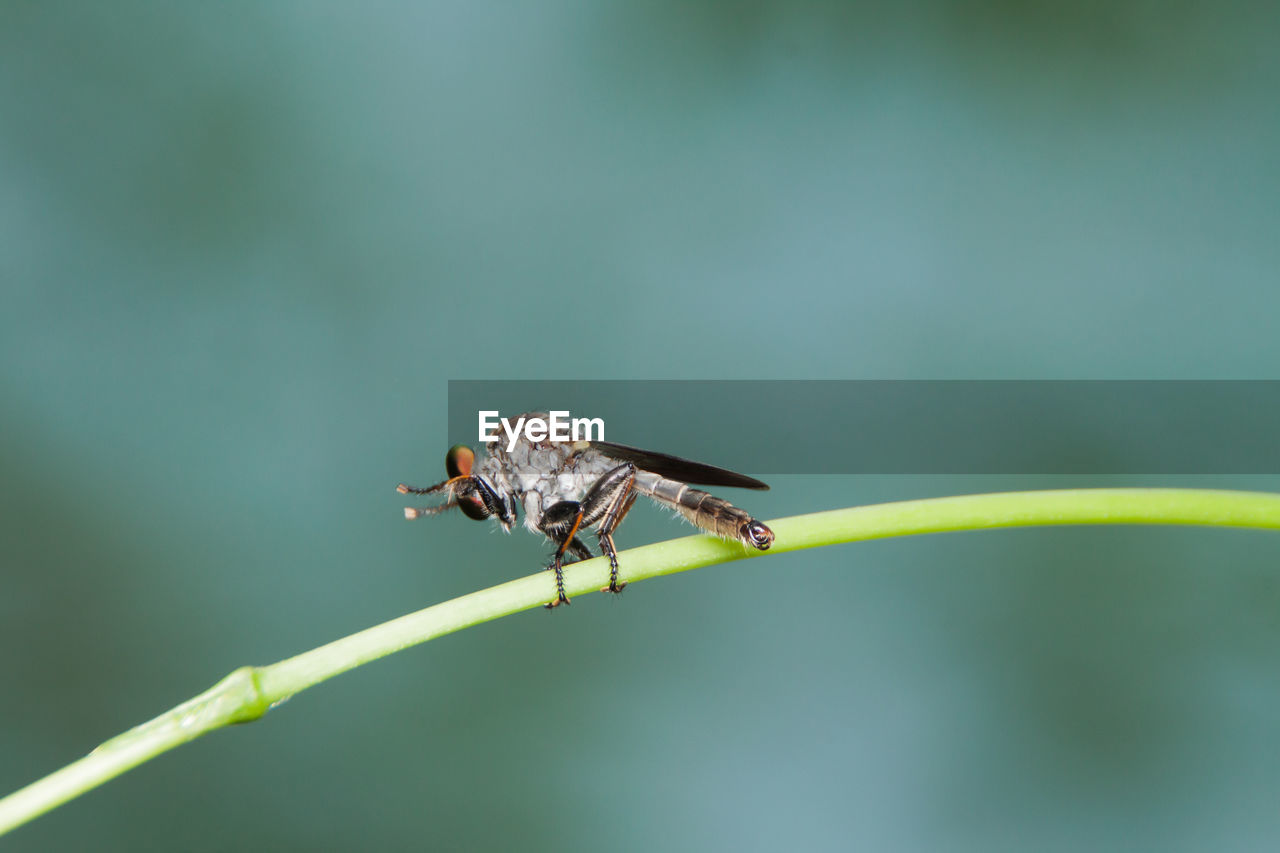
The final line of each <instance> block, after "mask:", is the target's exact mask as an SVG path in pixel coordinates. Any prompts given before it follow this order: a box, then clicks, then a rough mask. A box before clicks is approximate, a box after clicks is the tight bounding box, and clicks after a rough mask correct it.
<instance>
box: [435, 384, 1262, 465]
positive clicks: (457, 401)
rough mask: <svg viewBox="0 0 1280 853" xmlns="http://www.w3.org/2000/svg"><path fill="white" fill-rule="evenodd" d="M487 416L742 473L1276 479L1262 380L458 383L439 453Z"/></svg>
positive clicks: (472, 432) (469, 440)
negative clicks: (581, 427) (541, 417)
mask: <svg viewBox="0 0 1280 853" xmlns="http://www.w3.org/2000/svg"><path fill="white" fill-rule="evenodd" d="M486 410H487V411H498V412H500V413H501V415H502V416H503V417H507V416H512V417H514V416H515V415H519V414H521V413H524V412H529V411H544V412H547V411H551V410H558V411H565V412H569V413H571V416H572V417H575V418H577V417H581V418H600V419H602V420H603V421H604V424H605V439H606V440H608V441H612V442H617V443H620V444H630V445H634V446H636V447H641V448H644V449H646V450H657V451H662V452H664V453H670V454H674V455H677V456H683V457H686V458H689V459H694V460H696V461H700V462H708V463H711V464H714V465H719V466H721V467H725V468H731V469H734V470H738V471H742V472H744V473H749V474H762V475H767V474H1275V473H1280V441H1278V440H1277V439H1278V437H1280V381H1270V380H1268V381H1216V380H1215V381H1075V380H1069V381H1040V380H1035V381H987V380H979V381H951V380H936V381H934V380H929V381H899V380H892V381H870V380H847V381H819V380H813V381H810V380H770V381H754V380H752V381H704V380H694V381H675V380H645V381H636V380H627V381H607V380H591V381H572V380H555V381H544V380H538V381H506V380H497V381H495V380H461V381H451V382H450V383H449V424H448V425H449V441H450V443H464V444H470V445H473V446H476V447H479V446H480V442H479V441H478V432H479V418H478V413H479V412H480V411H486ZM444 450H445V448H443V447H442V448H441V453H442V454H443V452H444Z"/></svg>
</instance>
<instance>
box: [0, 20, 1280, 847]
mask: <svg viewBox="0 0 1280 853" xmlns="http://www.w3.org/2000/svg"><path fill="white" fill-rule="evenodd" d="M1275 10H1276V7H1275V6H1274V5H1273V4H1263V3H1256V4H1253V3H1243V4H1240V3H1237V4H1232V3H1227V4H1207V3H1205V4H1193V3H1165V4H1153V3H1145V2H1136V0H1128V2H1126V1H1125V0H1121V2H1107V3H1101V2H1087V3H1079V4H1070V5H1067V4H1057V3H1049V2H1031V3H1010V2H995V1H994V0H988V2H979V3H970V4H963V5H959V4H950V3H945V2H941V0H935V2H928V0H925V2H918V3H907V4H889V3H883V4H852V3H840V4H833V3H813V2H798V3H797V2H785V3H784V2H763V0H758V1H757V2H739V3H729V2H712V3H677V2H652V3H630V4H620V3H590V2H546V3H539V4H500V5H494V4H463V3H423V4H414V5H410V4H407V3H365V4H360V5H356V4H349V5H343V4H336V3H320V2H307V3H303V2H292V3H286V2H276V3H270V4H251V3H247V2H241V3H225V4H216V5H210V4H196V3H182V4H178V3H158V2H155V3H143V4H138V3H112V4H94V3H88V2H78V3H75V2H72V3H57V2H48V3H35V2H21V0H10V2H6V3H4V4H2V5H0V187H2V188H3V189H2V191H0V286H2V287H3V297H4V298H3V311H0V354H2V358H0V411H2V412H3V438H2V439H0V472H2V475H3V484H4V487H3V489H0V501H3V507H2V512H0V542H2V543H3V546H4V547H3V554H4V560H3V567H2V569H0V571H2V574H0V585H2V587H3V591H2V592H0V684H3V687H2V688H0V791H3V792H7V791H9V790H12V789H15V788H17V787H19V786H21V785H24V784H26V783H28V782H30V781H32V780H34V779H35V778H37V777H39V776H42V775H44V774H45V773H48V772H50V771H52V770H54V769H56V768H57V767H59V766H61V765H63V764H64V763H66V762H68V761H70V760H72V759H74V758H76V757H78V756H79V755H80V754H82V753H84V752H85V751H87V750H88V749H90V748H91V747H93V746H94V745H96V744H97V743H98V742H100V741H102V740H104V739H105V738H107V737H110V736H112V735H114V734H116V733H118V732H120V731H122V730H124V729H125V728H127V727H129V726H131V725H133V724H136V723H138V722H141V721H142V720H144V719H146V718H149V717H150V716H152V715H154V714H156V713H158V712H160V711H162V710H164V709H166V708H168V707H169V706H171V705H173V704H175V703H177V702H179V701H181V700H183V699H185V698H187V697H189V696H191V695H193V694H195V693H196V692H198V691H200V690H202V689H204V688H205V687H207V686H209V685H210V684H212V683H213V682H214V681H215V680H217V679H218V678H219V677H221V676H222V675H223V674H225V673H226V672H228V671H230V670H231V669H232V668H234V667H236V666H238V665H241V664H245V663H268V662H271V661H274V660H276V659H279V658H282V657H286V656H288V655H292V654H295V653H297V652H299V651H302V650H305V649H307V648H310V647H313V646H316V645H319V644H321V643H324V642H326V641H328V640H331V639H334V638H336V637H339V636H341V635H344V634H347V633H349V632H352V631H355V630H359V629H361V628H364V627H367V626H369V625H371V624H374V623H376V622H379V621H382V620H385V619H388V618H391V617H394V616H397V615H399V614H401V613H404V612H406V611H409V610H412V609H416V608H418V607H421V606H425V605H428V604H431V603H434V602H437V601H440V600H442V599H445V598H449V597H452V596H455V595H458V594H461V593H465V592H468V591H471V590H473V589H476V588H479V587H481V586H486V585H490V584H494V583H498V582H501V581H504V580H507V579H510V578H512V577H516V576H520V575H523V574H527V573H529V572H530V571H532V570H534V569H536V568H538V567H539V566H540V565H541V564H542V561H543V559H544V556H545V548H544V546H543V545H542V544H541V543H539V542H538V541H537V540H536V539H535V538H534V537H531V536H529V535H527V534H523V533H520V534H516V535H512V536H509V537H507V536H501V535H494V534H493V533H492V532H491V530H490V529H489V528H482V527H480V526H478V525H475V524H474V523H473V522H470V521H468V520H467V519H465V518H462V517H461V516H453V517H449V518H443V519H436V520H433V521H432V522H431V523H430V524H428V523H425V522H423V523H418V524H413V525H409V524H406V523H405V522H404V521H403V519H402V516H401V511H400V510H401V506H402V502H401V499H400V496H399V495H396V494H395V492H394V491H393V487H394V485H395V484H396V483H397V482H400V481H401V480H407V481H410V482H414V481H424V480H425V481H427V482H431V481H434V480H435V479H436V478H437V475H438V474H439V473H440V471H441V469H442V466H441V460H442V458H443V453H444V450H445V448H447V447H448V445H449V444H450V443H452V442H453V441H457V440H461V439H463V438H466V437H465V436H462V437H460V436H449V435H446V434H445V430H444V421H445V416H444V406H445V400H446V397H445V394H446V381H447V380H448V379H450V378H453V379H460V378H503V379H520V378H557V379H563V378H577V377H581V378H596V379H611V378H661V379H667V378H683V377H697V378H978V377H982V378H1062V377H1071V378H1221V377H1236V378H1274V377H1276V376H1277V374H1278V371H1277V366H1278V361H1277V357H1278V356H1280V347H1278V346H1277V341H1276V334H1275V330H1276V315H1277V310H1278V309H1280V289H1277V287H1276V284H1277V275H1276V273H1277V270H1278V269H1280V263H1278V261H1280V241H1278V240H1277V239H1276V235H1277V233H1280V192H1278V190H1280V160H1278V158H1277V151H1280V101H1278V100H1277V98H1276V92H1277V83H1280V79H1278V78H1280V75H1278V74H1277V71H1280V51H1277V36H1276V33H1277V31H1278V30H1277V27H1278V26H1280V14H1278V13H1277V12H1276V11H1275ZM691 428H694V429H696V425H692V426H691ZM745 428H748V427H744V429H745ZM856 440H857V436H853V435H842V434H841V433H840V430H839V427H838V425H832V426H831V432H830V434H829V435H824V436H821V437H819V438H816V439H815V441H814V443H813V446H811V447H797V448H795V452H796V453H797V454H814V453H819V454H820V453H822V448H823V444H824V442H829V441H856ZM993 440H998V437H993ZM726 441H733V437H732V436H728V437H726ZM662 449H668V450H672V451H678V448H662ZM772 480H773V486H774V488H773V490H772V491H771V492H769V493H767V494H764V495H754V494H753V495H749V496H748V497H749V500H747V499H744V500H743V503H744V504H746V505H747V506H748V507H749V508H750V509H751V510H752V511H753V512H755V513H756V514H757V515H759V516H760V517H762V518H769V517H775V516H780V515H788V514H793V513H799V512H806V511H812V510H819V509H825V508H832V507H838V506H847V505H853V504H858V503H866V502H873V501H880V500H890V499H896V498H905V497H917V496H932V495H942V494H954V493H961V492H971V491H987V490H993V489H1004V488H1036V487H1044V486H1062V485H1073V484H1074V485H1094V484H1100V483H1101V484H1108V483H1110V484H1134V483H1143V482H1159V483H1161V484H1166V485H1218V486H1234V487H1244V488H1264V489H1280V479H1277V478H1274V477H1272V478H1267V477H1235V478H1226V477H1216V478H1215V477H1199V478H1163V479H1160V480H1158V481H1157V480H1155V479H1154V478H1146V479H1140V478H1133V477H1130V478H1112V479H1110V480H1107V479H1103V478H1075V479H1067V478H1056V479H1052V480H1049V479H1044V478H1042V479H1035V478H1030V477H1023V478H995V477H991V478H976V477H975V478H957V477H951V478H929V477H877V478H872V477H857V478H852V477H799V476H795V477H779V478H772ZM688 532H689V529H688V528H687V527H686V526H684V525H682V524H680V523H678V522H675V521H672V520H671V519H670V518H669V517H668V515H667V514H666V513H664V512H660V511H657V510H655V509H653V508H651V507H646V508H644V509H643V510H639V511H637V512H635V513H633V514H632V515H631V517H630V518H629V520H628V522H627V525H626V526H625V527H624V528H623V530H622V533H621V536H620V539H619V541H620V544H621V545H622V546H623V547H628V546H632V545H636V544H641V543H644V542H650V541H655V540H658V539H662V538H666V537H670V536H675V535H685V534H687V533H688ZM1278 581H1280V537H1277V536H1274V535H1266V534H1263V533H1257V532H1248V531H1223V530H1209V531H1198V530H1167V529H1156V530H1152V529H1103V530H1099V529H1074V530H1066V529H1064V530H1049V531H1044V530H1019V531H1003V532H989V533H981V534H959V535H949V536H939V537H928V538H917V539H911V540H901V541H885V542H877V543H870V544H864V545H858V546H848V547H842V548H832V549H823V550H820V551H814V552H808V553H802V554H792V555H785V556H781V557H778V558H770V559H764V560H754V561H750V562H749V563H743V564H736V565H728V566H720V567H715V568H711V569H708V570H704V571H698V572H693V573H690V574H687V575H682V576H677V577H672V578H667V579H664V580H660V581H655V582H648V583H642V584H636V585H634V586H633V587H631V588H630V589H628V590H627V593H626V595H624V596H622V597H621V598H620V600H612V599H606V598H604V597H602V596H587V597H583V598H582V599H581V600H578V601H575V603H574V605H573V607H572V608H570V609H569V610H567V611H563V610H562V611H560V612H556V613H554V614H553V615H548V614H546V613H544V612H533V613H526V614H521V615H518V616H515V617H512V618H508V619H504V620H501V621H499V622H496V623H493V624H490V625H486V626H481V627H479V628H476V629H472V630H468V631H465V632H462V633H460V634H457V635H453V636H450V637H446V638H444V639H441V640H438V641H435V642H432V643H430V644H428V645H426V646H424V647H420V648H418V649H414V650H411V651H408V652H405V653H402V654H399V655H396V656H393V657H391V658H389V659H387V660H384V661H381V662H378V663H376V664H373V665H370V666H367V667H364V668H361V669H359V670H357V671H355V672H352V673H350V674H347V675H345V676H343V677H341V678H339V679H337V680H335V681H332V682H329V683H327V684H325V685H322V686H320V687H318V688H316V689H314V690H312V691H309V692H307V693H304V694H302V695H301V696H299V697H297V698H295V699H294V700H293V701H291V702H289V703H288V704H287V705H285V706H284V707H281V708H279V709H277V710H276V711H274V712H273V713H271V714H270V715H269V716H268V717H267V718H266V719H264V720H263V721H261V722H259V723H255V724H254V725H252V726H246V727H240V728H236V729H233V730H231V731H227V732H219V733H216V734H214V735H212V736H210V737H207V738H205V739H203V740H200V741H198V742H196V743H194V744H192V745H189V746H187V747H184V748H182V749H180V750H178V751H176V752H174V753H171V754H169V755H166V756H164V757H162V758H160V759H158V760H156V761H154V762H152V763H149V764H147V765H145V766H143V767H142V768H140V769H138V770H136V771H133V772H131V773H129V774H127V775H126V776H124V777H122V778H120V779H118V780H116V781H114V782H111V783H109V784H108V785H106V786H105V787H103V788H102V789H100V790H98V791H95V792H93V793H91V794H89V795H88V796H86V797H84V798H82V799H79V800H76V801H74V802H72V803H70V804H69V805H67V806H65V807H63V808H61V809H59V810H57V811H55V812H53V813H52V814H50V815H47V816H45V817H43V818H41V819H40V820H38V821H36V822H35V823H33V824H31V825H29V826H27V827H25V828H23V829H20V830H18V831H16V832H15V833H14V834H13V835H11V836H9V837H6V838H5V839H4V845H3V846H4V847H5V849H6V850H10V849H12V850H38V851H47V850H74V849H92V850H139V849H173V850H228V849H272V850H308V851H310V850H321V849H334V850H340V849H378V850H413V849H423V848H440V849H469V850H485V849H493V850H510V849H556V850H601V849H615V850H617V849H627V850H651V849H785V848H790V849H847V848H848V847H850V846H857V845H865V846H870V847H872V848H874V849H950V850H991V849H1037V850H1076V849H1082V848H1089V849H1135V848H1145V849H1197V850H1203V849H1235V850H1241V849H1274V845H1275V839H1276V836H1277V833H1278V832H1280V811H1278V810H1277V809H1276V808H1275V804H1276V799H1277V793H1278V792H1280V760H1277V759H1280V755H1277V751H1278V748H1277V743H1280V738H1277V734H1278V732H1277V720H1278V719H1280V677H1278V676H1277V672H1280V618H1278V614H1280V587H1278V585H1277V584H1278Z"/></svg>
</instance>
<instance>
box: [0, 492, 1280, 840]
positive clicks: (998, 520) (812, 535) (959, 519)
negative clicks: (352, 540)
mask: <svg viewBox="0 0 1280 853" xmlns="http://www.w3.org/2000/svg"><path fill="white" fill-rule="evenodd" d="M769 524H770V526H771V527H772V528H773V531H774V533H775V535H776V537H777V538H776V540H775V542H774V544H773V547H772V548H771V549H770V550H769V551H768V552H766V553H768V554H779V553H785V552H787V551H797V550H801V549H804V548H814V547H817V546H819V545H833V544H836V543H841V542H856V541H860V540H865V539H880V538H884V537H889V536H905V535H909V534H916V533H940V532H944V531H954V530H979V529H986V528H994V527H1025V526H1033V525H1055V524H1179V525H1213V526H1223V527H1253V528H1267V529H1273V530H1274V529H1280V495H1277V494H1269V493H1261V492H1228V491H1211V490H1202V489H1079V490H1063V491H1045V492H1007V493H1001V494H989V495H966V496H961V497H951V498H934V499H929V500H917V501H903V502H900V503H889V504H877V505H874V506H863V507H854V508H850V509H840V510H833V511H831V512H820V513H815V514H813V515H801V516H794V517H792V518H783V519H778V520H777V521H771V522H769ZM757 556H762V555H761V554H760V552H756V551H753V550H751V549H748V548H747V547H745V546H743V545H741V544H738V543H736V542H725V541H722V540H720V539H715V538H712V537H709V536H689V537H685V538H683V539H674V540H671V541H668V542H661V543H658V544H656V545H648V546H645V547H642V548H633V549H631V550H629V551H624V552H623V553H622V554H621V555H620V559H619V562H620V563H621V578H622V580H624V581H627V582H635V581H638V580H643V579H645V578H651V577H657V576H658V575H669V574H673V573H675V572H683V571H688V570H689V569H696V568H700V567H702V566H709V565H712V564H714V563H724V562H728V561H730V560H738V559H742V558H745V557H757ZM608 576H609V567H608V564H607V563H606V562H605V561H604V560H602V559H599V558H597V559H594V560H587V561H585V562H582V563H577V564H574V565H572V566H570V567H569V568H568V569H567V570H566V572H565V590H566V592H568V594H569V595H570V596H575V595H582V594H584V593H587V592H593V591H595V590H597V589H599V588H600V587H602V586H604V585H605V584H606V583H607V582H608ZM554 588H555V587H554V582H553V581H552V578H551V576H550V575H549V574H546V573H542V572H540V573H538V574H535V575H531V576H529V577H525V578H521V579H519V580H514V581H511V582H510V583H505V584H502V585H500V586H495V587H490V588H489V589H484V590H480V591H479V592H473V593H471V594H469V595H464V596H462V597H461V598H455V599H453V600H452V601H445V602H443V603H441V604H436V605H434V606H432V607H428V608H426V609H425V610H419V611H417V612H416V613H410V614H408V615H406V616H401V617H400V618H398V619H393V620H391V621H390V622H384V623H383V624H381V625H376V626H374V627H372V628H368V629H366V630H364V631H361V632H359V633H358V634H352V635H351V636H349V637H344V638H342V639H340V640H335V641H334V642H332V643H329V644H328V645H324V646H321V647H319V648H316V649H312V650H311V651H308V652H304V653H302V654H300V655H297V656H296V657H292V658H288V659H287V660H283V661H280V662H279V663H274V664H271V665H269V666H258V667H249V666H246V667H241V668H240V669H237V670H235V671H234V672H232V673H231V674H230V675H228V676H227V677H226V678H224V679H223V680H221V681H219V682H218V683H217V684H215V685H214V686H213V687H211V688H210V689H209V690H207V691H205V692H204V693H202V694H200V695H199V696H196V697H195V698H194V699H190V700H188V701H187V702H184V703H183V704H181V705H179V706H178V707H176V708H174V709H172V710H170V711H168V712H166V713H164V714H162V715H160V716H159V717H156V718H155V719H154V720H151V721H150V722H147V723H143V724H142V725H140V726H138V727H136V728H134V729H130V730H129V731H127V732H125V733H124V734H122V735H119V736H118V737H115V738H113V739H111V740H109V741H107V742H106V743H104V744H102V745H101V746H99V747H98V748H97V749H95V750H94V751H93V752H91V753H89V754H88V755H87V756H85V757H84V758H81V759H80V760H78V761H75V762H73V763H72V764H69V765H67V766H66V767H64V768H62V769H61V770H58V771H56V772H55V773H53V774H51V775H49V776H46V777H45V778H43V779H41V780H39V781H37V782H34V783H32V784H31V785H28V786H27V787H26V788H23V789H22V790H20V791H17V792H15V793H13V794H10V795H9V796H7V797H5V798H4V799H2V800H0V834H3V833H5V832H7V831H9V830H10V829H13V828H14V827H16V826H20V825H21V824H23V823H26V822H27V821H29V820H32V819H33V818H35V817H38V816H39V815H41V814H44V813H45V812H47V811H49V810H50V809H53V808H55V807H57V806H58V805H60V804H62V803H64V802H66V801H67V800H70V799H72V798H73V797H76V796H79V795H80V794H83V793H84V792H86V791H89V790H91V789H93V788H95V787H97V786H98V785H101V784H102V783H103V782H106V781H107V780H108V779H111V778H114V777H115V776H118V775H119V774H121V773H123V772H125V771H126V770H129V769H130V768H133V767H136V766H137V765H139V764H141V763H143V762H145V761H147V760H148V759H151V758H153V757H155V756H156V755H159V754H160V753H163V752H166V751H168V750H170V749H173V748H174V747H175V746H178V745H179V744H183V743H186V742H187V741H190V740H194V739H195V738H197V737H199V736H200V735H202V734H205V733H206V732H210V731H213V730H214V729H218V728H222V727H223V726H226V725H229V724H232V723H240V722H247V721H249V720H255V719H257V718H258V717H261V716H262V715H263V714H265V713H266V712H267V710H268V709H269V708H271V707H272V706H274V705H277V704H279V703H280V702H283V701H284V700H286V699H288V698H289V697H290V696H293V695H294V694H295V693H298V692H300V691H302V690H305V689H306V688H308V687H311V686H313V685H315V684H319V683H320V682H322V681H325V680H326V679H329V678H332V677H333V676H335V675H338V674H339V673H343V672H346V671H347V670H349V669H352V668H354V667H357V666H360V665H361V664H364V663H368V662H369V661H372V660H376V659H377V658H380V657H383V656H384V655H389V654H391V653H392V652H396V651H399V650H401V649H405V648H408V647H409V646H414V645H417V644H418V643H422V642H425V641H427V640H430V639H433V638H435V637H439V636H442V635H444V634H449V633H452V632H454V631H458V630H460V629H462V628H466V627H469V626H471V625H478V624H480V623H481V622H488V621H489V620H491V619H497V618H499V617H501V616H507V615H509V614H512V613H518V612H520V611H522V610H528V609H530V608H534V607H538V606H540V605H541V604H542V603H543V602H546V601H549V600H550V599H551V598H553V597H554Z"/></svg>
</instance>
